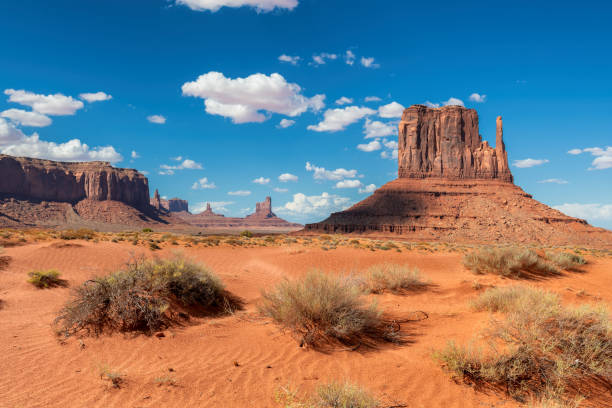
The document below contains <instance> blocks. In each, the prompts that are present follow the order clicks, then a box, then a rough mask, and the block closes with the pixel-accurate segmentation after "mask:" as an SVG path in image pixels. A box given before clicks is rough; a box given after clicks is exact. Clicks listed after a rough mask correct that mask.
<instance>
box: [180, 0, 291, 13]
mask: <svg viewBox="0 0 612 408" xmlns="http://www.w3.org/2000/svg"><path fill="white" fill-rule="evenodd" d="M176 4H182V5H184V6H187V7H189V8H190V9H192V10H195V11H211V12H213V13H214V12H216V11H218V10H219V9H220V8H221V7H232V8H237V7H252V8H254V9H256V10H257V11H258V12H268V11H272V10H274V9H275V8H279V9H287V10H293V9H294V8H295V7H297V5H298V0H176Z"/></svg>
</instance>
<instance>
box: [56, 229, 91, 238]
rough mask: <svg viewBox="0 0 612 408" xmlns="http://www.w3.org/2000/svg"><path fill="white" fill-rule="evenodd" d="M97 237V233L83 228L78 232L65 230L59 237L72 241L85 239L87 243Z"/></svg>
mask: <svg viewBox="0 0 612 408" xmlns="http://www.w3.org/2000/svg"><path fill="white" fill-rule="evenodd" d="M95 236H96V233H95V231H93V230H90V229H86V228H81V229H78V230H76V231H75V230H65V231H62V232H61V233H60V235H59V238H60V239H64V240H71V239H84V240H86V241H88V240H90V239H92V238H94V237H95Z"/></svg>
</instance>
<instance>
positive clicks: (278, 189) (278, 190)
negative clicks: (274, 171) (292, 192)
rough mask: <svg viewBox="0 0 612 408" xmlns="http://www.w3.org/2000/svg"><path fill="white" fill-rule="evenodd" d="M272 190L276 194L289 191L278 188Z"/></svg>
mask: <svg viewBox="0 0 612 408" xmlns="http://www.w3.org/2000/svg"><path fill="white" fill-rule="evenodd" d="M273 190H274V191H276V192H277V193H286V192H287V191H289V189H287V188H280V187H274V188H273Z"/></svg>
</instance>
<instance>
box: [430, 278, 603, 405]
mask: <svg viewBox="0 0 612 408" xmlns="http://www.w3.org/2000/svg"><path fill="white" fill-rule="evenodd" d="M493 291H495V290H491V291H487V292H489V296H490V297H494V298H499V299H504V300H503V301H502V302H500V303H499V305H498V304H497V302H485V305H486V306H484V308H485V309H488V310H499V311H502V312H505V313H506V315H505V318H504V319H503V320H501V321H494V323H493V326H492V328H491V329H490V330H488V332H487V337H488V338H489V340H490V342H489V344H490V348H489V349H488V350H486V351H483V350H482V349H474V348H473V347H462V346H457V345H456V344H454V343H452V342H450V343H449V344H448V345H447V347H446V348H445V349H444V350H441V351H439V352H436V353H435V354H434V357H436V358H437V359H438V360H440V361H441V362H443V364H444V365H445V366H446V368H447V369H448V370H449V371H451V372H452V373H453V374H454V375H456V376H458V377H462V378H463V379H464V380H467V381H469V382H474V383H482V384H490V385H492V386H497V387H500V388H504V389H506V390H507V392H508V393H509V394H510V395H513V396H515V397H520V398H526V397H529V396H531V397H534V396H535V397H538V398H540V397H547V398H553V399H555V400H558V401H560V402H564V401H568V398H569V400H571V398H573V397H576V395H575V390H579V389H580V390H582V391H584V390H585V389H588V385H589V384H592V382H593V381H597V382H603V383H604V384H608V387H609V384H610V382H611V381H612V325H611V324H610V318H609V315H608V312H607V310H606V309H605V307H603V306H588V305H583V306H577V307H563V306H562V305H561V304H560V302H559V299H558V297H556V296H555V295H553V294H550V293H545V292H543V291H537V290H535V289H525V288H523V291H521V289H520V288H506V292H504V290H503V289H501V290H497V292H493ZM487 292H485V293H484V294H483V296H484V295H487ZM493 293H496V296H493V295H492V294H493ZM500 295H503V296H500ZM508 299H511V300H508ZM491 304H493V305H495V306H490V305H491ZM500 305H501V306H500ZM573 394H574V395H573Z"/></svg>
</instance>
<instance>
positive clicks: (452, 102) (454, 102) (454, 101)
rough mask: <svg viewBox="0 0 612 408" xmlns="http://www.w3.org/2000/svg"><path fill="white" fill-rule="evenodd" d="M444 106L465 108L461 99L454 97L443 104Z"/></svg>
mask: <svg viewBox="0 0 612 408" xmlns="http://www.w3.org/2000/svg"><path fill="white" fill-rule="evenodd" d="M442 105H444V106H450V105H458V106H465V104H464V103H463V101H462V100H461V99H457V98H453V97H452V96H451V97H450V98H448V101H445V102H442Z"/></svg>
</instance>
